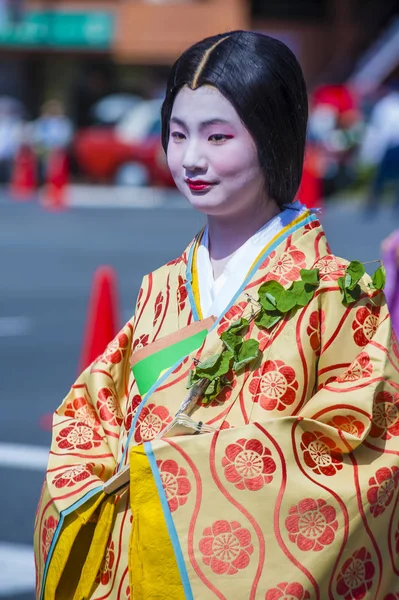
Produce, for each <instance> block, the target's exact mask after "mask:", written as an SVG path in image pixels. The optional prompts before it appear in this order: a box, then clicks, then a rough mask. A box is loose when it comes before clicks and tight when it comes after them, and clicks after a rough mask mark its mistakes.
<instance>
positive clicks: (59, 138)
mask: <svg viewBox="0 0 399 600" xmlns="http://www.w3.org/2000/svg"><path fill="white" fill-rule="evenodd" d="M72 138H73V125H72V121H71V119H69V117H67V115H66V114H65V111H64V106H63V104H62V102H61V101H60V100H57V99H51V100H48V101H47V102H45V103H44V104H43V106H42V109H41V114H40V116H39V117H38V118H37V119H36V120H35V121H33V123H32V126H31V139H32V144H33V147H34V149H35V152H36V154H37V157H38V162H39V181H40V183H43V182H44V181H45V179H46V171H47V165H48V160H49V158H50V156H51V154H52V153H53V152H54V151H55V150H65V151H67V150H68V148H69V145H70V143H71V141H72Z"/></svg>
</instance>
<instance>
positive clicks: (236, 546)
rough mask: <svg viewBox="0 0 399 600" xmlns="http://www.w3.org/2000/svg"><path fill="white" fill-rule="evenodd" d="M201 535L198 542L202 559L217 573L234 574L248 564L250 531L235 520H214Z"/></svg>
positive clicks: (251, 548) (250, 545)
mask: <svg viewBox="0 0 399 600" xmlns="http://www.w3.org/2000/svg"><path fill="white" fill-rule="evenodd" d="M203 535H204V537H203V538H202V539H201V541H200V543H199V549H200V551H201V553H202V560H203V561H204V563H205V564H206V565H207V566H209V567H210V568H211V569H212V571H213V572H214V573H216V574H217V575H225V574H226V575H235V574H236V573H238V571H239V570H240V569H245V568H246V567H247V566H248V565H249V562H250V556H251V554H252V553H253V545H252V542H251V533H250V532H249V531H248V529H245V528H244V527H241V525H240V523H238V522H237V521H231V522H229V521H224V520H220V521H215V522H214V524H213V525H212V527H206V528H205V529H204V531H203Z"/></svg>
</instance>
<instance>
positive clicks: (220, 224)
mask: <svg viewBox="0 0 399 600" xmlns="http://www.w3.org/2000/svg"><path fill="white" fill-rule="evenodd" d="M262 208H263V207H262ZM279 212H280V209H279V207H278V205H277V204H276V202H275V201H274V200H271V201H269V202H267V203H265V204H264V208H263V210H258V211H257V212H256V214H248V212H247V213H246V214H239V215H232V216H229V217H224V216H223V217H220V216H214V215H208V236H209V257H210V259H211V264H212V268H213V274H214V278H215V279H217V278H218V277H219V275H220V274H221V273H222V272H223V269H224V267H225V265H226V263H227V262H228V261H229V259H230V257H231V255H232V254H234V252H235V251H236V250H238V248H240V247H241V246H242V245H243V244H245V242H246V241H247V240H249V238H250V237H252V236H253V235H254V233H256V232H257V231H258V229H260V228H261V227H262V226H263V225H264V224H265V223H267V222H268V221H270V220H271V219H272V218H273V217H275V216H276V215H278V214H279Z"/></svg>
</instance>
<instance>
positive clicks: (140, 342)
mask: <svg viewBox="0 0 399 600" xmlns="http://www.w3.org/2000/svg"><path fill="white" fill-rule="evenodd" d="M148 340H149V335H148V333H143V335H141V336H140V337H138V338H136V339H135V340H134V342H133V350H132V351H133V352H135V351H136V350H141V349H142V348H145V346H147V344H148Z"/></svg>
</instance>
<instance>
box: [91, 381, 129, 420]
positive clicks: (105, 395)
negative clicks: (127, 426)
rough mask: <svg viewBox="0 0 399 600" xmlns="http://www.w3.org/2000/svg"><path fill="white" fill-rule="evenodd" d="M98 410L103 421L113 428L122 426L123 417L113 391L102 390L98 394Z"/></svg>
mask: <svg viewBox="0 0 399 600" xmlns="http://www.w3.org/2000/svg"><path fill="white" fill-rule="evenodd" d="M97 410H98V412H99V415H100V418H101V420H102V421H105V422H107V423H109V424H110V425H112V426H113V427H115V426H117V425H118V426H119V425H121V424H122V422H123V415H122V412H121V409H120V406H119V404H118V401H117V399H116V397H115V394H114V392H113V391H112V390H111V389H109V388H102V389H101V390H100V391H99V392H98V402H97Z"/></svg>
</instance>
